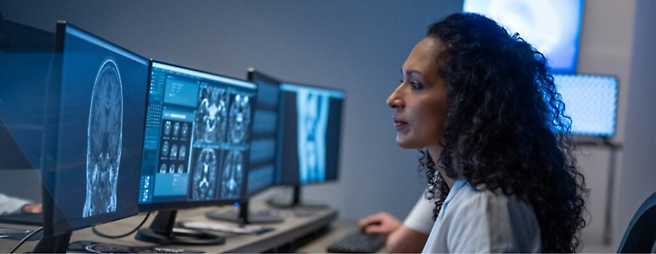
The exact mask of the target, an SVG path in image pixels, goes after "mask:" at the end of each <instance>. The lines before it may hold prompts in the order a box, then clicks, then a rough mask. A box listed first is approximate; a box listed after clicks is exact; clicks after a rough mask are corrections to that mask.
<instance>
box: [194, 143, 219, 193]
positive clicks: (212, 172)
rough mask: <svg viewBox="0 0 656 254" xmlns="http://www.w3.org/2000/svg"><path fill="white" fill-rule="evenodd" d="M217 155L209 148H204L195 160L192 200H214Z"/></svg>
mask: <svg viewBox="0 0 656 254" xmlns="http://www.w3.org/2000/svg"><path fill="white" fill-rule="evenodd" d="M217 163H218V161H217V155H216V152H215V151H214V150H213V149H211V148H204V149H203V150H202V151H201V152H200V153H199V154H198V158H197V159H196V167H195V169H194V173H193V175H194V176H193V183H192V184H193V185H192V197H191V199H193V200H210V199H213V198H214V194H215V189H216V179H217V174H216V171H217Z"/></svg>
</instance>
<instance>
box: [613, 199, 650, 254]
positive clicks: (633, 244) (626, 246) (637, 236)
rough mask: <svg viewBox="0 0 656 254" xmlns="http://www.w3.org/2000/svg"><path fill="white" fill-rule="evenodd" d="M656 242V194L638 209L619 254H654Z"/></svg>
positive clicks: (625, 234)
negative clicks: (637, 253) (629, 253)
mask: <svg viewBox="0 0 656 254" xmlns="http://www.w3.org/2000/svg"><path fill="white" fill-rule="evenodd" d="M655 242H656V193H654V194H651V196H650V197H649V198H647V200H645V202H644V203H642V205H641V206H640V208H638V211H637V212H636V214H635V215H634V216H633V219H631V223H629V227H628V228H627V229H626V233H624V238H623V239H622V242H621V243H620V247H619V249H618V250H617V253H628V252H632V253H636V252H642V253H652V252H653V251H654V248H655V245H654V243H655Z"/></svg>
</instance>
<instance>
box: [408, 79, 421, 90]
mask: <svg viewBox="0 0 656 254" xmlns="http://www.w3.org/2000/svg"><path fill="white" fill-rule="evenodd" d="M410 85H412V88H414V89H420V88H421V84H420V83H419V82H417V81H410Z"/></svg>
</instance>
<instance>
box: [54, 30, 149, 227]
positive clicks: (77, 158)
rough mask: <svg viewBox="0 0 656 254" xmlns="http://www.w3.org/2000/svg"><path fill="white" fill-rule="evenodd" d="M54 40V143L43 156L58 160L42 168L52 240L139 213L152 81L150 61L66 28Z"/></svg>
mask: <svg viewBox="0 0 656 254" xmlns="http://www.w3.org/2000/svg"><path fill="white" fill-rule="evenodd" d="M56 36H57V46H56V48H57V52H58V53H61V55H59V56H58V57H56V58H55V59H56V62H53V64H55V65H57V66H56V67H55V69H59V68H60V69H61V72H60V75H61V78H60V79H56V80H54V81H53V82H52V83H51V84H50V87H49V92H50V93H51V94H52V93H56V91H58V94H59V96H57V97H55V98H54V100H55V101H58V102H59V103H58V106H57V107H55V109H56V110H57V111H56V112H50V114H51V115H56V118H55V119H57V120H56V124H54V125H53V126H54V127H55V130H56V132H55V133H56V134H55V135H56V139H54V140H56V142H55V143H51V144H50V145H51V146H49V147H54V149H53V150H51V152H52V153H50V154H48V155H46V156H47V157H51V156H52V158H55V160H54V163H53V164H48V166H46V167H45V169H44V171H47V172H44V176H45V178H46V179H44V181H46V182H49V183H51V184H52V185H50V186H49V191H50V194H49V195H51V197H52V198H53V201H54V206H55V207H56V209H54V214H53V216H52V221H51V222H52V226H53V230H54V234H57V232H59V233H64V232H67V231H70V230H72V229H78V228H83V227H88V226H90V225H93V224H96V223H104V222H109V221H113V220H117V219H120V218H124V217H127V216H131V215H135V214H136V213H137V211H138V204H137V202H136V201H137V198H138V196H137V194H138V191H139V189H138V186H139V185H138V183H139V169H140V165H141V154H142V147H143V128H144V125H145V112H146V96H147V93H146V91H147V86H146V84H147V82H148V61H147V60H146V59H144V58H142V57H140V56H138V55H136V54H134V53H132V52H129V51H127V50H125V49H122V48H120V47H118V46H116V45H114V44H112V43H110V42H108V41H105V40H103V39H101V38H99V37H96V36H94V35H92V34H90V33H88V32H85V31H83V30H81V29H78V28H76V27H74V26H71V25H69V24H65V23H59V24H58V26H57V34H56ZM59 60H61V62H59ZM59 64H60V65H59ZM55 76H58V75H55ZM49 119H52V118H49ZM49 126H50V125H49ZM48 140H49V141H52V140H53V139H50V138H48ZM53 151H54V152H53ZM52 165H54V167H52ZM44 199H45V197H44ZM48 220H49V219H45V221H46V223H47V222H48ZM48 226H49V225H46V227H48Z"/></svg>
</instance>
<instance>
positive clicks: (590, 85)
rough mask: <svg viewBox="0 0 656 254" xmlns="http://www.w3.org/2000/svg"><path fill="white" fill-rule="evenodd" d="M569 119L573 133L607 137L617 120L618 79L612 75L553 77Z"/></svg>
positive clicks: (562, 75)
mask: <svg viewBox="0 0 656 254" xmlns="http://www.w3.org/2000/svg"><path fill="white" fill-rule="evenodd" d="M553 77H554V82H555V83H556V89H557V91H558V93H560V95H561V96H562V100H563V102H564V103H565V115H566V116H569V117H570V118H571V119H572V134H574V135H585V136H602V137H610V136H613V135H614V134H615V126H616V119H617V96H618V86H617V79H616V78H615V77H611V76H596V75H574V74H553Z"/></svg>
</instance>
